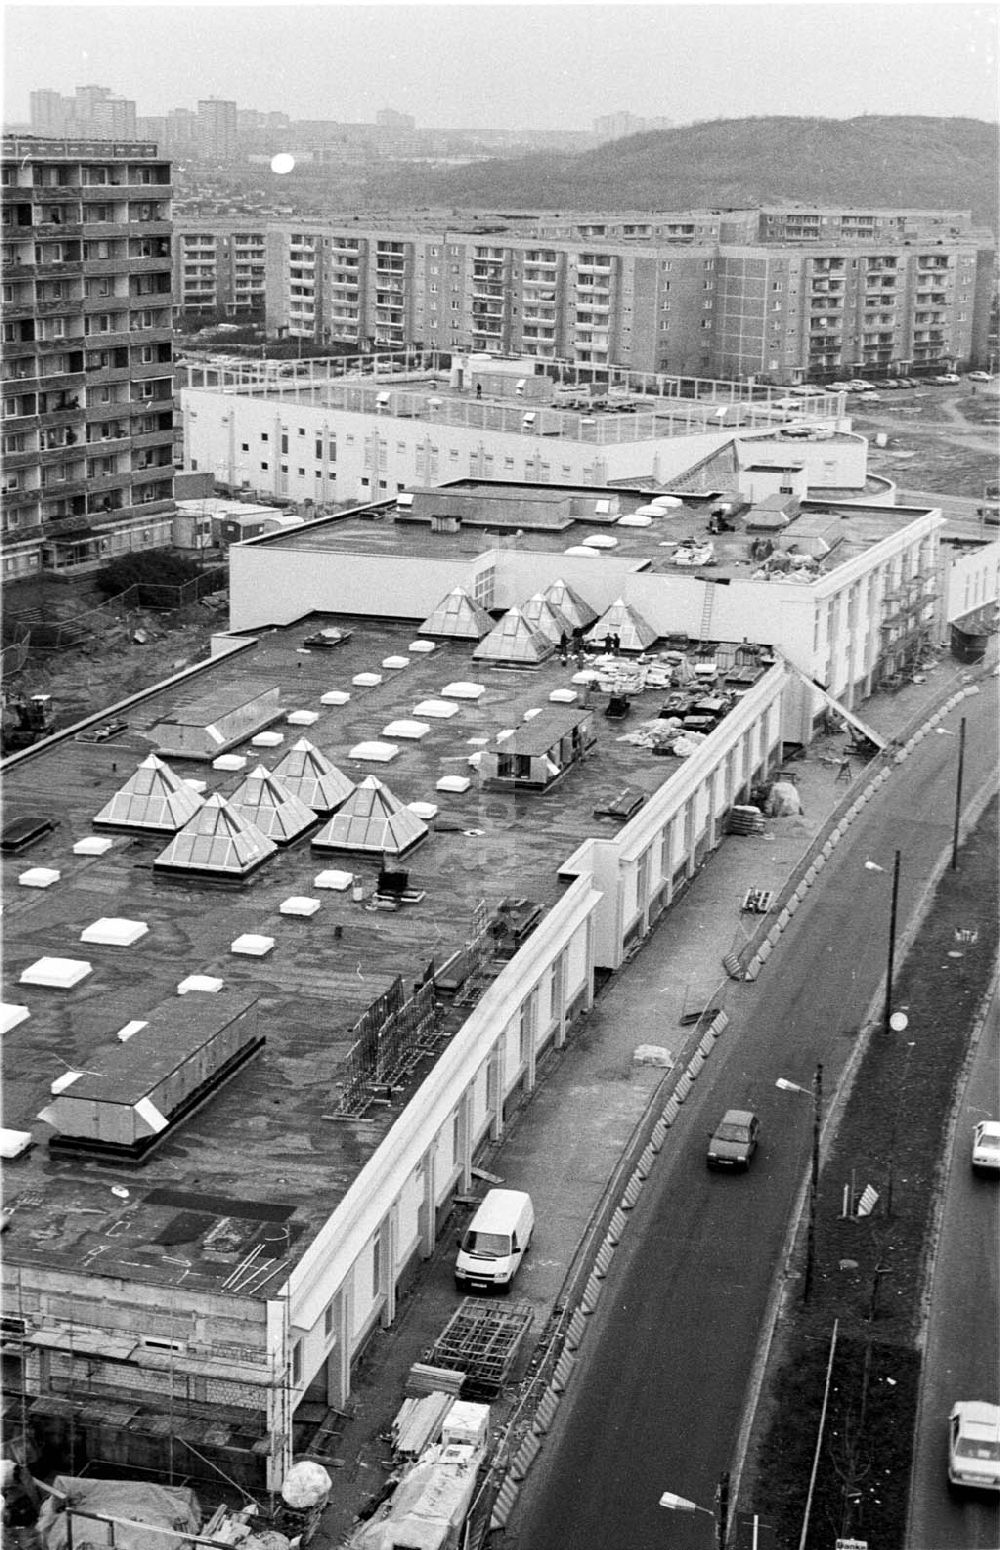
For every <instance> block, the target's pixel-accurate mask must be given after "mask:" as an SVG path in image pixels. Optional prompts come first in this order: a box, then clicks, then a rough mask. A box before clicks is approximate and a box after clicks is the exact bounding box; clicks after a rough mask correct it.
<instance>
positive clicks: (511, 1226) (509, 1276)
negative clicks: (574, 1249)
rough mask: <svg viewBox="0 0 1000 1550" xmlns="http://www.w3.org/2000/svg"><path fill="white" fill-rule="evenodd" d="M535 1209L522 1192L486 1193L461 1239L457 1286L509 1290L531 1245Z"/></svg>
mask: <svg viewBox="0 0 1000 1550" xmlns="http://www.w3.org/2000/svg"><path fill="white" fill-rule="evenodd" d="M534 1227H535V1210H534V1207H533V1205H532V1203H531V1196H530V1195H526V1194H525V1193H524V1191H523V1190H519V1189H491V1190H487V1192H486V1194H485V1195H484V1196H483V1199H482V1201H481V1202H480V1204H479V1206H478V1207H477V1209H476V1214H475V1216H474V1217H473V1218H472V1221H471V1222H470V1223H469V1226H468V1229H467V1230H466V1232H465V1234H464V1235H463V1237H462V1239H461V1243H460V1245H459V1250H458V1257H457V1259H456V1260H455V1285H456V1286H458V1287H460V1288H461V1287H463V1286H468V1287H471V1288H473V1289H475V1290H476V1291H482V1292H486V1291H489V1289H490V1288H491V1287H503V1288H506V1287H509V1286H510V1283H511V1281H513V1279H514V1277H515V1275H516V1274H517V1272H518V1270H519V1269H520V1268H521V1261H522V1260H523V1258H524V1256H525V1254H527V1252H528V1248H529V1246H530V1244H531V1234H532V1232H533V1231H534Z"/></svg>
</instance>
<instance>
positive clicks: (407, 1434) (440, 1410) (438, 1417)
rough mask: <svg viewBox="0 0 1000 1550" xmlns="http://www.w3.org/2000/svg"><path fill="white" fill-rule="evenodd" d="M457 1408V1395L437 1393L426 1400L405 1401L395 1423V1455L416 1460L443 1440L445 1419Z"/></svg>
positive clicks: (393, 1442) (426, 1395) (393, 1431)
mask: <svg viewBox="0 0 1000 1550" xmlns="http://www.w3.org/2000/svg"><path fill="white" fill-rule="evenodd" d="M454 1404H455V1396H454V1395H453V1394H445V1393H443V1392H442V1390H441V1389H434V1390H433V1392H432V1393H430V1394H425V1395H424V1397H423V1398H422V1399H405V1400H404V1401H403V1404H402V1406H401V1408H400V1409H399V1411H398V1412H397V1414H396V1417H395V1419H394V1421H393V1423H392V1451H393V1453H396V1454H398V1455H400V1456H401V1457H403V1458H416V1457H417V1455H418V1454H419V1453H423V1451H424V1449H425V1448H426V1447H427V1446H428V1445H429V1444H430V1443H432V1442H437V1441H438V1439H439V1438H440V1436H441V1428H442V1426H443V1425H444V1421H445V1417H446V1416H447V1414H448V1412H449V1411H450V1410H451V1408H452V1406H453V1405H454Z"/></svg>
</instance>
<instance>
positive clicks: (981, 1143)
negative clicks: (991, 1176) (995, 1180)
mask: <svg viewBox="0 0 1000 1550" xmlns="http://www.w3.org/2000/svg"><path fill="white" fill-rule="evenodd" d="M972 1166H973V1168H975V1169H976V1171H977V1172H980V1171H981V1172H984V1173H1000V1120H995V1119H981V1120H980V1121H979V1124H978V1125H976V1127H975V1129H974V1130H973V1132H972Z"/></svg>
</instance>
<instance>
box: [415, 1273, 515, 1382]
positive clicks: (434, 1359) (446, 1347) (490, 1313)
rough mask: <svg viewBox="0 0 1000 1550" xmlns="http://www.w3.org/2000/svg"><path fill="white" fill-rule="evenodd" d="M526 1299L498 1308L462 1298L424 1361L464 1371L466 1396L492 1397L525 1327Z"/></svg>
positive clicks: (507, 1370)
mask: <svg viewBox="0 0 1000 1550" xmlns="http://www.w3.org/2000/svg"><path fill="white" fill-rule="evenodd" d="M532 1318H533V1313H532V1309H531V1304H530V1303H527V1302H512V1303H507V1304H506V1305H505V1306H504V1307H502V1308H501V1307H499V1306H497V1305H496V1304H495V1303H485V1302H483V1301H482V1300H481V1299H480V1298H478V1297H466V1298H464V1299H463V1301H462V1303H461V1304H460V1306H459V1307H458V1308H457V1309H456V1311H455V1312H454V1313H453V1314H452V1316H451V1318H450V1319H449V1321H448V1323H447V1325H446V1326H445V1328H444V1330H443V1331H442V1333H441V1334H440V1335H439V1336H438V1338H437V1340H436V1341H435V1342H434V1344H433V1346H432V1347H431V1349H430V1351H428V1352H427V1354H426V1357H425V1360H426V1362H427V1363H428V1364H429V1365H431V1366H432V1367H436V1368H439V1369H440V1368H443V1369H444V1370H446V1371H451V1372H460V1373H462V1374H463V1375H464V1381H463V1383H462V1395H463V1397H464V1398H466V1399H492V1398H495V1397H496V1395H497V1394H499V1393H500V1390H501V1389H502V1388H503V1386H504V1384H505V1383H506V1381H507V1379H508V1378H509V1376H510V1374H511V1371H512V1369H513V1366H514V1363H515V1361H516V1360H517V1355H518V1352H519V1351H520V1349H521V1346H522V1345H523V1343H524V1341H525V1338H526V1337H527V1334H528V1331H529V1330H530V1328H531V1321H532Z"/></svg>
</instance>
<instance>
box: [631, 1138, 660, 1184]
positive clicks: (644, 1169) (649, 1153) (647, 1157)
mask: <svg viewBox="0 0 1000 1550" xmlns="http://www.w3.org/2000/svg"><path fill="white" fill-rule="evenodd" d="M655 1156H656V1153H655V1152H654V1151H653V1148H652V1147H651V1146H649V1145H647V1146H646V1149H645V1151H644V1152H643V1154H642V1156H641V1157H640V1158H639V1162H638V1165H637V1167H636V1170H635V1171H636V1173H641V1174H642V1177H643V1178H644V1179H648V1178H649V1174H650V1170H651V1168H652V1166H653V1161H654V1159H655Z"/></svg>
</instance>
